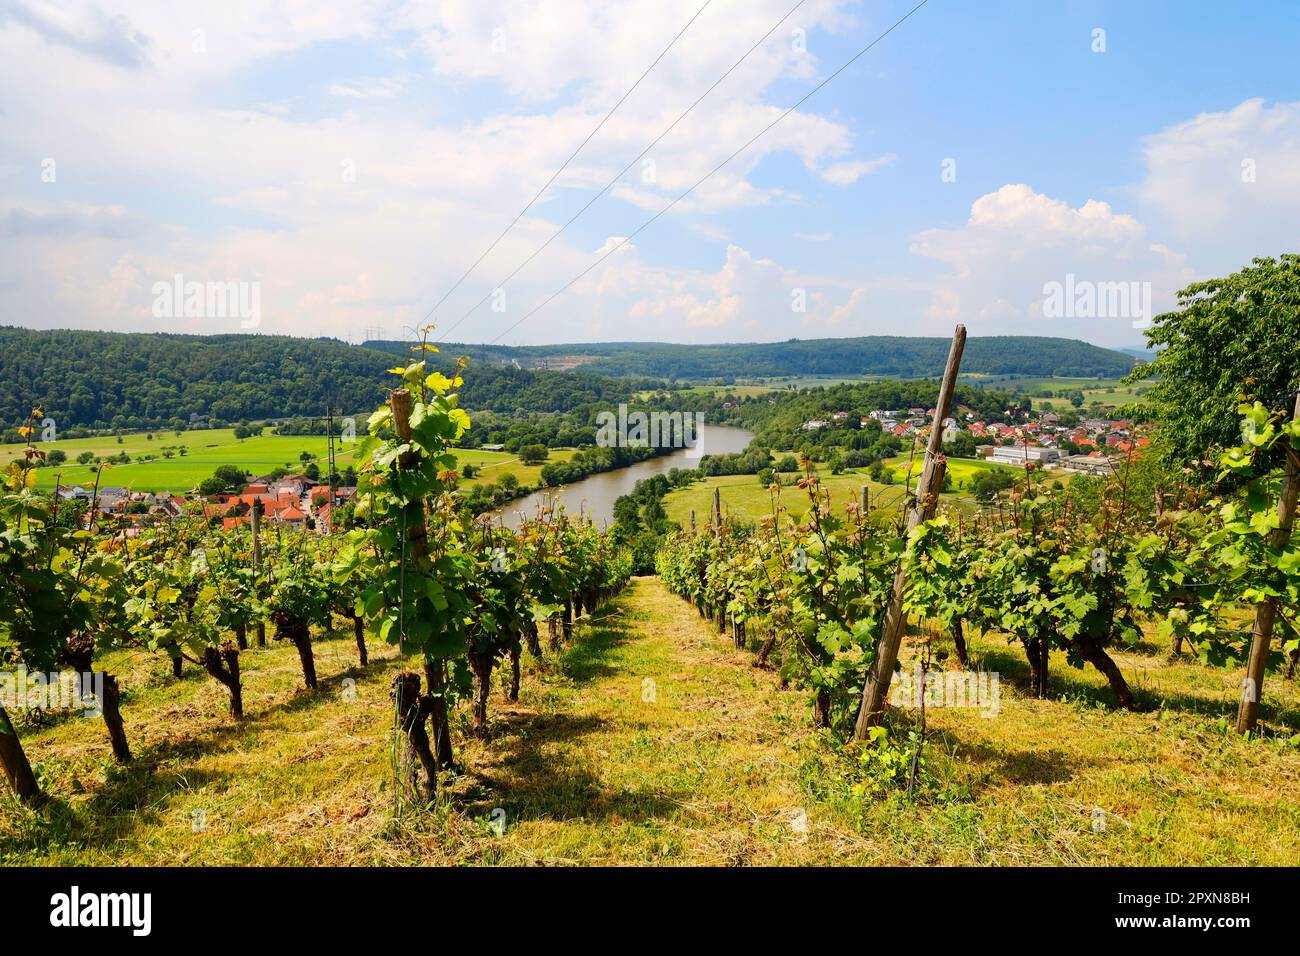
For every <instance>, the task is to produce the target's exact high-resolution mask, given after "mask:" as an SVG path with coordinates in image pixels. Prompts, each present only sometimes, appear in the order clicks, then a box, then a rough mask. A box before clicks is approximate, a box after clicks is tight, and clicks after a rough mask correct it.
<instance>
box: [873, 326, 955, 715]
mask: <svg viewBox="0 0 1300 956" xmlns="http://www.w3.org/2000/svg"><path fill="white" fill-rule="evenodd" d="M965 347H966V326H964V325H959V326H957V328H956V330H955V331H954V332H953V335H952V347H951V348H950V349H949V350H948V365H947V367H946V368H945V369H944V371H943V383H942V384H941V385H940V386H939V399H938V401H937V402H935V406H934V421H933V423H932V424H931V426H930V440H929V441H928V442H927V443H926V447H925V464H924V466H923V467H922V469H921V480H920V482H919V483H918V484H917V486H916V501H915V503H914V504H913V505H912V510H911V511H910V512H909V513H908V516H907V533H908V534H909V535H910V533H911V531H912V529H913V528H915V527H916V526H917V525H919V524H921V522H923V521H929V520H930V519H931V518H933V517H934V512H935V507H936V505H937V504H938V501H939V490H940V489H941V488H942V487H943V474H944V470H945V468H946V467H947V459H946V458H944V456H943V420H944V419H945V418H947V417H948V411H949V409H950V408H951V407H952V394H953V391H954V389H955V388H956V386H957V373H958V371H959V370H960V369H961V354H962V351H963V350H964V349H965ZM906 588H907V573H906V572H905V571H904V570H903V567H902V565H901V564H900V566H899V568H898V570H897V571H895V572H894V587H893V591H892V592H891V593H890V596H889V606H888V608H887V609H886V611H885V624H884V628H883V630H882V633H881V636H880V644H879V645H878V647H877V648H876V659H875V660H874V661H872V663H871V667H870V669H869V670H868V671H867V680H866V683H865V684H864V686H863V688H862V704H861V706H860V707H859V709H858V720H857V724H856V726H855V727H854V732H853V736H854V737H855V738H856V739H858V740H865V739H867V736H868V731H869V730H870V728H872V727H873V726H876V725H877V724H879V723H880V720H881V717H882V716H883V715H884V710H885V698H886V697H887V696H888V694H889V682H890V680H891V679H892V678H893V676H894V665H895V664H896V663H897V662H898V648H899V646H900V645H901V644H902V641H903V631H904V630H905V629H906V625H907V619H906V616H905V615H904V614H903V594H904V592H905V590H906Z"/></svg>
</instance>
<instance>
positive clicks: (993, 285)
mask: <svg viewBox="0 0 1300 956" xmlns="http://www.w3.org/2000/svg"><path fill="white" fill-rule="evenodd" d="M911 250H912V252H914V253H916V254H918V255H921V256H925V257H928V258H931V259H935V260H937V261H939V262H941V263H943V264H944V265H946V266H947V267H948V270H949V271H948V272H947V273H946V274H944V275H942V276H940V277H938V278H937V279H935V280H933V281H932V283H931V292H930V305H929V308H928V310H927V312H926V315H925V320H924V322H923V323H922V326H923V327H922V328H916V329H914V330H913V331H915V332H918V333H922V332H924V333H928V334H942V333H943V332H946V331H950V329H951V324H952V323H953V322H954V321H963V322H966V323H967V324H968V326H969V328H970V332H971V334H972V335H987V334H1018V335H1060V336H1066V337H1071V338H1083V339H1086V340H1088V341H1091V342H1098V343H1108V344H1137V343H1139V342H1140V341H1141V337H1140V334H1139V333H1138V332H1136V331H1135V330H1134V329H1133V326H1132V319H1131V318H1124V317H1119V318H1096V319H1086V318H1070V319H1051V318H1047V317H1046V316H1045V314H1044V309H1043V300H1044V287H1045V286H1046V285H1047V284H1048V283H1053V282H1059V283H1065V282H1066V281H1067V276H1074V277H1075V279H1076V280H1079V281H1085V282H1092V283H1103V282H1104V283H1116V282H1125V283H1127V282H1138V283H1143V282H1149V283H1150V284H1151V292H1152V297H1153V306H1154V308H1155V310H1156V311H1157V312H1158V311H1160V310H1161V309H1162V308H1167V307H1168V306H1170V305H1172V303H1173V293H1174V292H1175V291H1176V290H1177V289H1179V288H1181V287H1182V286H1183V285H1185V284H1186V283H1187V282H1189V281H1191V280H1192V278H1193V277H1194V276H1193V272H1192V270H1191V269H1190V268H1189V266H1188V264H1187V259H1186V256H1184V255H1181V254H1179V253H1177V252H1174V251H1173V250H1171V249H1169V248H1168V247H1166V246H1164V245H1162V244H1160V243H1157V242H1153V241H1152V240H1151V239H1150V238H1149V237H1148V236H1147V230H1146V228H1145V226H1143V225H1142V223H1140V222H1139V221H1138V220H1137V219H1135V218H1134V217H1133V216H1131V215H1128V214H1126V213H1119V212H1116V211H1115V210H1114V209H1112V207H1111V206H1110V204H1109V203H1105V202H1101V201H1099V200H1095V199H1089V200H1087V201H1086V202H1084V203H1083V204H1082V205H1081V206H1078V207H1072V206H1070V205H1069V203H1066V202H1064V201H1062V200H1059V199H1052V198H1050V197H1048V196H1045V195H1043V194H1042V193H1038V192H1035V191H1034V190H1033V189H1032V188H1030V187H1029V186H1027V185H1024V184H1008V185H1006V186H1003V187H1002V188H1001V189H999V190H997V191H996V192H992V193H988V194H987V195H984V196H981V197H980V198H979V199H977V200H976V201H975V202H974V203H973V204H972V205H971V212H970V218H969V219H968V220H967V221H966V223H965V224H964V225H962V226H960V227H956V228H948V229H930V230H926V231H924V232H921V233H918V234H917V235H916V236H914V237H913V240H912V244H911Z"/></svg>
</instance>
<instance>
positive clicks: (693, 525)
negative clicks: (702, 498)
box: [691, 508, 695, 534]
mask: <svg viewBox="0 0 1300 956" xmlns="http://www.w3.org/2000/svg"><path fill="white" fill-rule="evenodd" d="M691 534H695V509H694V508H692V509H691Z"/></svg>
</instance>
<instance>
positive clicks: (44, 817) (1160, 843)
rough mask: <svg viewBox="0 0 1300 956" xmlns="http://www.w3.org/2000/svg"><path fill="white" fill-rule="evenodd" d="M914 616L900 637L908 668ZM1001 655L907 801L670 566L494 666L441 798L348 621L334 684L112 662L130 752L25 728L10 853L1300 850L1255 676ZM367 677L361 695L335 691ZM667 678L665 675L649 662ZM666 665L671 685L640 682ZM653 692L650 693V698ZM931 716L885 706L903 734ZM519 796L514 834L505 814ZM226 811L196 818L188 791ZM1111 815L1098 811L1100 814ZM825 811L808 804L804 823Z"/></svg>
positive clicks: (259, 660) (1166, 854)
mask: <svg viewBox="0 0 1300 956" xmlns="http://www.w3.org/2000/svg"><path fill="white" fill-rule="evenodd" d="M913 640H914V639H909V640H908V641H907V642H906V643H905V645H904V650H903V657H902V660H903V666H904V667H905V668H910V667H911V665H912V662H913V660H914V656H915V653H916V650H917V649H916V646H915V645H914V643H913ZM970 640H971V648H972V653H973V654H974V663H975V666H978V667H982V668H986V669H990V670H994V671H997V672H998V673H999V674H1000V677H1001V682H1000V693H999V709H998V712H997V715H996V716H995V717H991V718H990V717H984V716H981V712H980V711H979V710H977V709H974V708H970V709H956V708H950V709H941V708H940V709H935V708H931V709H930V711H929V714H928V726H929V730H930V734H929V742H928V744H927V749H926V770H925V773H924V774H923V776H922V781H921V787H920V788H919V791H918V796H917V799H916V800H915V801H909V800H908V799H907V798H906V797H905V796H904V794H903V793H902V792H900V791H899V790H898V789H896V788H892V789H889V788H887V789H883V790H880V791H878V792H875V793H872V794H869V795H865V796H862V795H857V794H855V793H854V791H853V786H854V784H858V783H861V782H862V781H863V779H864V777H863V775H862V774H861V772H860V771H858V770H857V769H856V764H855V761H854V760H853V759H852V752H851V750H849V749H846V748H844V747H842V746H840V745H837V744H835V743H833V742H832V741H831V739H830V738H828V737H827V736H826V735H825V734H819V733H817V732H815V731H813V730H812V728H811V726H810V720H809V706H808V701H807V699H806V695H805V694H803V693H801V692H796V691H782V690H780V689H779V686H778V681H777V678H776V675H775V674H773V673H772V672H771V671H766V670H758V669H756V668H754V667H753V666H752V661H753V651H752V649H749V650H737V649H735V648H734V647H733V646H732V644H731V641H730V640H729V639H728V638H724V637H722V636H720V635H718V634H717V633H716V632H715V630H714V629H713V628H712V627H710V626H709V625H707V624H706V622H704V621H703V620H702V619H701V618H700V617H699V616H698V615H696V613H695V612H694V611H693V610H692V609H691V608H690V607H689V606H688V605H687V604H685V603H684V602H682V601H680V600H678V599H677V598H675V597H673V596H672V595H670V594H668V593H667V591H665V590H664V588H663V587H662V585H661V584H660V583H659V582H658V580H657V579H654V578H640V579H636V580H635V581H634V582H633V584H632V586H631V587H630V588H629V590H628V591H627V592H625V593H624V594H623V595H622V596H621V597H620V598H619V599H618V600H617V601H616V602H615V604H614V605H613V606H611V607H610V608H608V609H606V611H605V612H603V613H602V614H601V615H600V617H599V618H598V620H596V621H595V622H592V623H591V624H590V625H587V626H584V627H581V628H579V635H578V639H577V641H576V643H575V644H574V645H573V646H572V647H570V648H568V649H567V650H566V651H564V652H563V653H562V654H561V655H558V656H557V655H556V654H554V653H553V652H549V651H548V653H547V658H548V660H547V663H546V666H545V668H543V667H541V666H539V665H538V664H537V663H536V662H534V661H532V660H531V659H530V658H528V657H525V662H526V666H525V674H524V682H523V693H522V695H521V699H520V701H519V703H518V704H513V705H511V704H506V703H504V702H503V700H502V698H501V695H500V694H499V692H497V691H495V690H494V693H493V698H492V703H491V710H490V723H489V735H488V737H487V738H486V739H484V740H477V739H468V738H467V737H466V736H465V733H464V730H465V721H464V705H463V704H462V705H461V706H460V707H459V708H458V710H457V712H456V714H455V716H454V723H455V737H456V742H457V745H458V753H457V757H458V761H459V763H460V772H459V774H458V775H455V776H453V777H450V778H449V779H448V780H446V781H445V784H446V785H445V786H444V788H443V792H442V796H441V798H440V801H439V803H438V805H437V806H436V807H435V808H433V809H432V810H431V811H422V810H418V809H411V808H408V809H407V810H406V811H404V812H403V814H402V815H401V816H400V817H395V816H394V813H393V788H392V784H391V781H392V771H391V769H390V766H389V762H388V745H389V742H390V739H391V738H390V730H391V724H392V712H391V703H390V701H389V699H388V688H389V685H390V683H391V679H392V676H393V674H394V673H395V672H396V671H397V670H398V668H399V667H401V666H402V662H401V661H400V660H399V658H398V657H397V654H396V652H395V651H394V650H393V649H391V648H372V651H373V656H372V663H371V665H370V666H369V667H367V668H365V669H361V668H359V667H356V666H355V649H354V648H353V646H352V644H351V641H350V638H346V637H343V636H342V635H336V636H333V637H330V638H322V639H320V640H318V642H317V662H318V668H319V671H320V676H321V689H320V690H319V691H317V692H307V691H304V690H302V689H301V675H300V672H299V670H298V662H297V660H296V655H295V652H294V650H293V648H291V647H282V646H274V647H271V648H268V649H265V650H252V651H249V652H246V653H245V654H244V655H243V658H244V672H245V699H246V706H247V719H246V720H245V721H244V722H243V723H240V724H237V723H235V722H234V721H232V720H231V719H230V717H229V716H228V715H227V713H226V708H225V694H224V691H223V690H222V689H221V688H220V687H219V686H218V685H217V684H216V683H215V682H214V681H212V680H210V679H208V678H207V677H206V676H205V675H203V674H201V673H199V672H197V671H190V672H189V673H187V675H186V676H185V677H184V678H183V679H182V680H180V681H179V682H175V681H173V680H172V679H171V678H170V677H169V676H168V668H167V667H166V666H165V664H164V662H162V661H161V660H158V659H157V658H151V657H148V656H143V655H138V654H119V655H115V656H114V658H113V659H111V660H110V661H109V663H110V664H111V666H112V669H113V670H114V671H115V672H116V673H118V674H119V675H120V677H121V679H122V682H123V685H124V687H125V700H124V705H123V714H124V717H125V719H126V725H127V732H128V734H129V735H130V738H131V742H132V745H133V747H134V750H135V754H136V761H135V763H134V764H133V765H131V766H129V767H127V768H124V769H123V768H118V767H117V766H116V765H114V764H113V763H112V761H111V758H110V756H109V752H108V744H107V739H106V735H105V733H104V730H103V727H102V725H101V723H100V722H99V721H97V720H87V719H83V718H80V717H74V718H70V719H65V720H62V721H50V722H48V723H47V724H46V725H44V726H41V727H33V726H30V725H23V726H20V732H21V734H22V737H23V741H24V745H25V746H26V748H27V752H28V755H29V756H30V757H31V759H32V760H33V761H34V762H35V764H36V767H37V772H38V774H39V776H40V778H41V780H42V782H43V784H44V786H45V788H46V790H47V792H48V793H49V794H50V796H51V797H52V800H51V802H50V804H49V805H48V806H47V807H46V808H44V809H41V810H38V811H30V810H27V809H24V808H22V807H21V806H19V805H18V804H16V803H15V802H14V801H13V800H12V799H9V798H0V863H5V864H99V865H107V866H130V865H143V864H162V865H175V864H186V865H222V864H233V865H241V864H256V865H273V864H282V865H300V864H316V865H367V864H398V865H402V864H413V865H418V864H459V865H521V864H522V865H533V864H545V865H569V864H594V865H605V864H660V863H668V864H680V865H696V864H708V865H741V864H748V865H768V864H783V865H795V866H811V865H822V864H837V865H853V866H861V865H877V864H916V865H962V864H975V865H986V864H1003V865H1058V864H1068V865H1074V864H1097V865H1169V864H1186V865H1256V864H1263V865H1288V864H1293V863H1294V862H1295V860H1296V859H1297V858H1300V750H1297V748H1296V747H1295V746H1294V745H1290V744H1287V743H1286V742H1285V739H1284V738H1277V737H1266V738H1264V739H1254V740H1250V741H1246V740H1243V739H1241V738H1240V737H1239V736H1237V735H1236V734H1235V733H1233V732H1231V730H1229V729H1226V725H1225V720H1224V718H1226V717H1229V716H1230V715H1232V714H1235V709H1236V705H1235V701H1236V698H1237V694H1238V687H1237V683H1238V679H1239V674H1238V673H1237V672H1236V671H1226V670H1212V669H1207V668H1204V667H1201V666H1200V665H1198V664H1196V663H1194V662H1192V661H1191V660H1189V659H1187V658H1181V659H1179V660H1176V661H1170V660H1169V659H1168V658H1167V657H1166V656H1165V653H1164V650H1163V648H1158V647H1156V646H1155V645H1154V644H1152V643H1149V642H1148V643H1144V644H1142V645H1141V646H1139V647H1137V648H1135V649H1134V650H1132V651H1130V652H1125V653H1121V654H1119V655H1118V660H1119V663H1120V666H1121V667H1122V669H1123V670H1124V672H1125V674H1126V675H1127V676H1128V677H1129V680H1130V682H1131V683H1132V685H1133V687H1134V688H1135V690H1136V692H1137V694H1138V697H1139V699H1140V701H1141V703H1142V704H1143V707H1144V709H1143V710H1142V711H1141V712H1138V713H1128V712H1117V711H1114V710H1112V709H1111V708H1110V707H1109V705H1108V701H1109V692H1108V690H1107V689H1106V688H1105V684H1104V681H1103V680H1102V679H1101V678H1100V677H1099V675H1097V674H1096V672H1095V671H1091V670H1083V671H1076V670H1073V669H1071V668H1069V667H1068V666H1067V665H1066V662H1065V660H1064V658H1063V657H1062V656H1059V655H1058V656H1054V657H1053V659H1052V662H1051V666H1052V683H1051V694H1052V696H1051V698H1050V699H1047V700H1036V699H1032V698H1030V697H1028V696H1026V694H1025V693H1024V690H1023V688H1024V687H1025V685H1026V683H1027V678H1026V671H1027V668H1026V666H1025V663H1024V659H1023V655H1022V654H1020V653H1019V652H1018V651H1017V650H1013V649H1012V648H1010V647H1008V646H1007V644H1006V643H1005V642H1004V641H1003V640H1002V639H1001V638H1000V637H999V636H996V635H990V636H988V637H986V638H981V637H978V636H975V635H971V637H970ZM346 678H351V679H354V680H355V681H356V685H355V690H356V693H355V697H354V698H352V699H349V697H348V696H346V695H344V694H343V693H342V690H343V687H344V684H343V681H344V679H346ZM647 681H650V682H652V683H651V684H647V683H646V682H647ZM651 687H652V688H653V694H647V692H646V691H647V689H649V688H651ZM647 697H651V698H652V699H647ZM914 720H915V715H914V714H913V713H912V712H909V711H898V712H896V713H895V714H894V715H893V716H892V717H891V723H892V726H893V728H894V730H895V732H896V733H898V734H901V733H903V732H904V731H906V730H907V729H908V728H909V727H910V726H912V725H913V723H914ZM1266 720H1267V722H1268V723H1269V724H1270V725H1271V726H1272V727H1273V728H1275V729H1281V730H1284V731H1285V732H1286V733H1294V732H1295V731H1296V729H1297V728H1298V727H1300V693H1297V688H1296V685H1295V684H1294V683H1285V682H1283V681H1281V680H1280V679H1277V678H1274V677H1270V680H1269V683H1268V684H1267V685H1266ZM498 807H499V808H501V810H503V811H504V813H505V821H506V829H505V832H504V834H501V835H498V834H496V833H494V832H493V831H492V829H491V827H490V826H489V820H490V819H491V815H492V812H493V810H494V809H495V808H498ZM198 811H202V812H203V813H204V814H206V820H207V828H206V832H195V828H194V826H193V822H194V820H195V818H196V813H197V812H198ZM1098 811H1101V813H1102V815H1103V818H1104V820H1105V824H1106V825H1105V827H1104V828H1100V829H1094V826H1093V821H1094V820H1095V819H1097V812H1098ZM802 819H806V821H807V826H806V827H803V826H801V825H800V826H796V825H792V824H793V822H794V821H796V820H802Z"/></svg>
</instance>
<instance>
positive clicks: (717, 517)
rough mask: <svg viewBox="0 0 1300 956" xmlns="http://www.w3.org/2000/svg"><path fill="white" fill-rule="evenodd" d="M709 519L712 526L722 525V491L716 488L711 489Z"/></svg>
mask: <svg viewBox="0 0 1300 956" xmlns="http://www.w3.org/2000/svg"><path fill="white" fill-rule="evenodd" d="M710 520H711V521H712V523H713V527H715V528H721V527H722V491H721V489H718V488H714V489H713V517H712V518H711V519H710Z"/></svg>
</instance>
